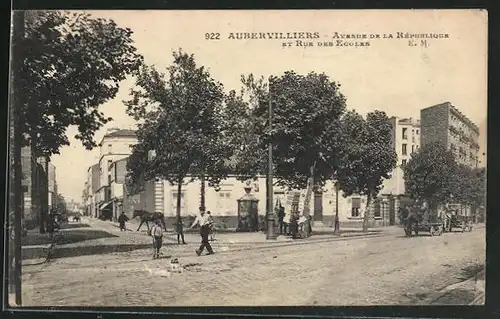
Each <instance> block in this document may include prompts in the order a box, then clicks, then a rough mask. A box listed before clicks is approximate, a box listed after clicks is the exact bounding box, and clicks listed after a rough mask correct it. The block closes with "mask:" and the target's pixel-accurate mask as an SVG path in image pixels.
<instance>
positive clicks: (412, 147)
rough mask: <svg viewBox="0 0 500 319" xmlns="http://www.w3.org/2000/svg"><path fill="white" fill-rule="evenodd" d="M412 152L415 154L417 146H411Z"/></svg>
mask: <svg viewBox="0 0 500 319" xmlns="http://www.w3.org/2000/svg"><path fill="white" fill-rule="evenodd" d="M411 152H412V153H413V152H415V145H412V146H411Z"/></svg>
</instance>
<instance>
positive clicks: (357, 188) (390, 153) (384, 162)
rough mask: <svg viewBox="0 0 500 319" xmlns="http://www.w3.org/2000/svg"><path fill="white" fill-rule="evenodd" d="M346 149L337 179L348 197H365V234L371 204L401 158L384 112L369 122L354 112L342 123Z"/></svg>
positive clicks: (377, 113) (375, 114) (343, 150)
mask: <svg viewBox="0 0 500 319" xmlns="http://www.w3.org/2000/svg"><path fill="white" fill-rule="evenodd" d="M342 131H343V133H342V134H343V139H342V141H343V144H344V146H343V148H342V153H341V156H340V159H339V167H338V169H337V173H336V178H337V180H338V182H339V183H340V187H341V189H342V191H343V193H344V196H351V195H353V194H358V195H365V196H366V197H367V198H366V210H365V213H364V218H363V231H367V230H368V224H369V220H370V218H371V210H370V208H371V203H372V200H373V199H374V198H376V196H377V195H378V193H379V191H380V189H381V187H382V183H383V181H384V179H387V178H389V177H390V173H391V171H392V170H393V169H394V168H395V167H396V161H397V155H396V152H395V151H394V148H393V146H392V142H391V131H392V128H391V124H390V122H389V118H388V117H387V115H386V114H385V112H382V111H374V112H370V113H368V115H367V116H366V120H365V119H364V118H363V117H362V116H361V115H359V114H358V113H356V111H350V112H347V113H346V114H345V116H344V117H343V121H342Z"/></svg>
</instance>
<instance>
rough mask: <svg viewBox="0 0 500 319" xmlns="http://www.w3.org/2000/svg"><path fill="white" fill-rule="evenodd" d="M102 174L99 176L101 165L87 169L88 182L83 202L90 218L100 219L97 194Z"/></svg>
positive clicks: (85, 186)
mask: <svg viewBox="0 0 500 319" xmlns="http://www.w3.org/2000/svg"><path fill="white" fill-rule="evenodd" d="M99 183H100V174H99V163H97V164H94V165H92V166H90V167H89V168H88V169H87V181H86V182H85V185H84V194H85V195H84V196H85V198H84V199H83V202H82V203H84V204H85V207H86V211H87V212H86V215H88V216H90V217H98V216H99V214H98V207H97V202H96V197H97V195H98V194H97V192H98V190H99V187H100V185H99Z"/></svg>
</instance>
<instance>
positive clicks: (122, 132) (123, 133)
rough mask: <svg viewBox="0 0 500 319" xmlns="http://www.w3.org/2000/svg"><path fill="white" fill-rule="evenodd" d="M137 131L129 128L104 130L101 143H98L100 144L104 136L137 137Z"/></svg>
mask: <svg viewBox="0 0 500 319" xmlns="http://www.w3.org/2000/svg"><path fill="white" fill-rule="evenodd" d="M136 132H137V131H135V130H130V129H116V128H112V129H108V130H107V131H106V134H105V135H104V136H103V137H102V140H101V143H99V145H102V141H103V140H104V139H105V138H106V137H137V133H136Z"/></svg>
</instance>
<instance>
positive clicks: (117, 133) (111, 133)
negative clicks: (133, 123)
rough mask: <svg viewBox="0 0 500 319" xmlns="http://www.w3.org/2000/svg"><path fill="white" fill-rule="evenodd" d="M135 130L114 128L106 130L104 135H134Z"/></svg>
mask: <svg viewBox="0 0 500 319" xmlns="http://www.w3.org/2000/svg"><path fill="white" fill-rule="evenodd" d="M136 136H137V134H136V131H135V130H128V129H124V130H116V131H111V132H109V133H108V132H106V135H104V137H136Z"/></svg>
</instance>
